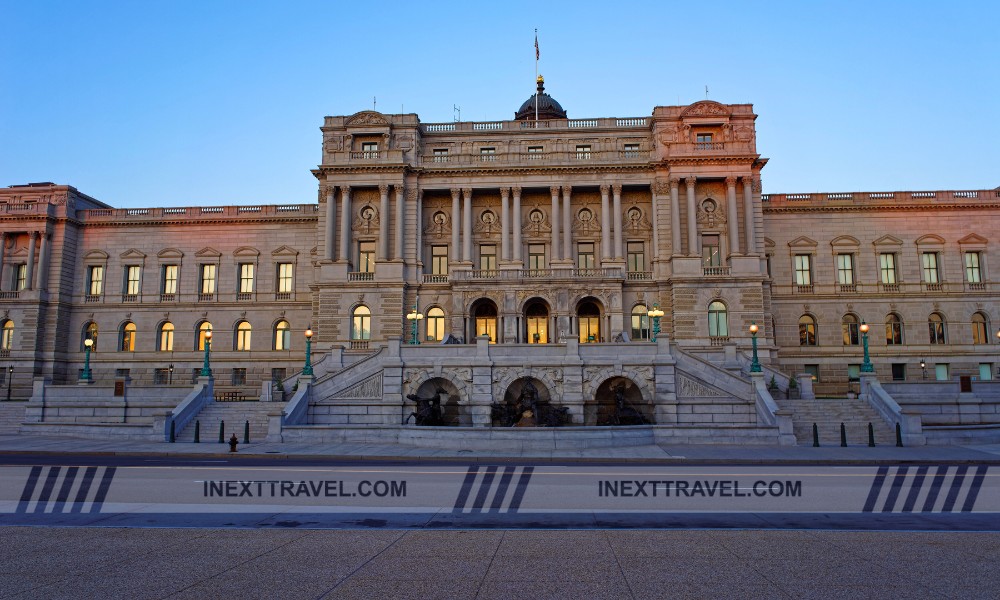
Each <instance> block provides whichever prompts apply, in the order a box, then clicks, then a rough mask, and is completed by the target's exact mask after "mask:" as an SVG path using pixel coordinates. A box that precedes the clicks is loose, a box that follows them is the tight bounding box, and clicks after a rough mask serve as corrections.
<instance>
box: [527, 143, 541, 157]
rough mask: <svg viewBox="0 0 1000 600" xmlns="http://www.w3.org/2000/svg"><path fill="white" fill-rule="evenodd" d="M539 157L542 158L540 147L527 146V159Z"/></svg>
mask: <svg viewBox="0 0 1000 600" xmlns="http://www.w3.org/2000/svg"><path fill="white" fill-rule="evenodd" d="M540 158H542V147H541V146H528V160H537V159H540Z"/></svg>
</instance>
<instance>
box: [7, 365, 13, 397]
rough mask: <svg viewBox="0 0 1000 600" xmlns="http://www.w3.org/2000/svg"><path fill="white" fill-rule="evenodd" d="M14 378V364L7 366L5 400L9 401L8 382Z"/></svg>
mask: <svg viewBox="0 0 1000 600" xmlns="http://www.w3.org/2000/svg"><path fill="white" fill-rule="evenodd" d="M12 379H14V365H10V366H8V367H7V402H10V382H11V380H12Z"/></svg>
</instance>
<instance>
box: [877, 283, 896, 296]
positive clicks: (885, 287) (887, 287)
mask: <svg viewBox="0 0 1000 600" xmlns="http://www.w3.org/2000/svg"><path fill="white" fill-rule="evenodd" d="M878 289H879V291H880V292H883V293H886V294H898V293H899V284H898V283H880V284H878Z"/></svg>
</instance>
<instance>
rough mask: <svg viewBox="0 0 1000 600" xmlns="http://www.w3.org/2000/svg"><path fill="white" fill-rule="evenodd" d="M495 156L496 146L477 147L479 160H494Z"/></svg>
mask: <svg viewBox="0 0 1000 600" xmlns="http://www.w3.org/2000/svg"><path fill="white" fill-rule="evenodd" d="M496 158H497V149H496V148H493V147H492V146H491V147H488V148H480V149H479V160H481V161H484V162H488V161H494V160H496Z"/></svg>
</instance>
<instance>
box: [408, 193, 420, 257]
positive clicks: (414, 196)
mask: <svg viewBox="0 0 1000 600" xmlns="http://www.w3.org/2000/svg"><path fill="white" fill-rule="evenodd" d="M421 196H423V194H421V193H420V191H419V190H416V189H413V188H410V189H408V190H406V200H407V201H408V202H409V203H410V205H411V206H413V207H414V212H415V215H416V216H415V217H414V219H413V220H414V222H416V234H417V236H416V238H414V239H415V243H414V245H413V264H414V265H416V264H417V263H420V262H423V254H424V207H423V198H422V197H421Z"/></svg>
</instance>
